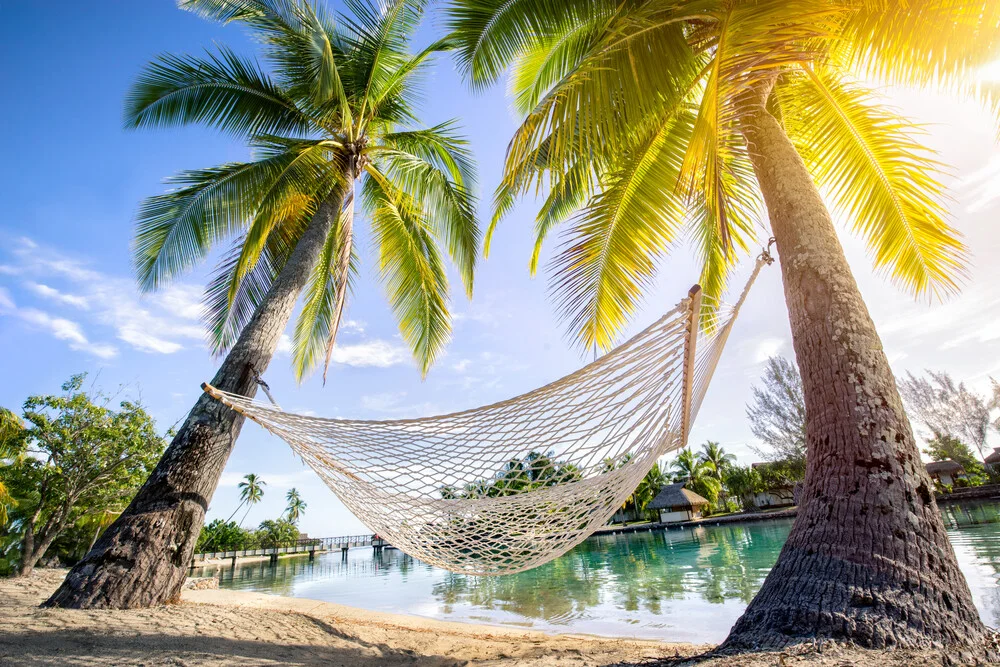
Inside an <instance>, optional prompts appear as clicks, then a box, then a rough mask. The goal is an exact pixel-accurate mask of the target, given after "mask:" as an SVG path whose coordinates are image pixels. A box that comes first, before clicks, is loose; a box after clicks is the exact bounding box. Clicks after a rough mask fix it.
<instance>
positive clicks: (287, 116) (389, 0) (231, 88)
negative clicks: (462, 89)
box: [125, 0, 480, 380]
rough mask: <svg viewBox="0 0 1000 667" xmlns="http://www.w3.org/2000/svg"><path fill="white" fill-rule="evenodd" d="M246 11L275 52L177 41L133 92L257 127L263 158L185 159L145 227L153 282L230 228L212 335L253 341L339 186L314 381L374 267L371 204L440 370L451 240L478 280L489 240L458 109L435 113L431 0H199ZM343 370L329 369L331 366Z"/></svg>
mask: <svg viewBox="0 0 1000 667" xmlns="http://www.w3.org/2000/svg"><path fill="white" fill-rule="evenodd" d="M179 4H180V6H181V7H182V8H184V9H187V10H190V11H193V12H195V13H197V14H199V15H201V16H204V17H206V18H209V19H212V20H216V21H221V22H223V23H229V22H239V23H241V24H243V25H244V26H246V27H247V28H249V30H250V31H251V32H252V34H253V36H254V37H256V38H257V40H258V41H259V42H260V43H261V44H262V50H263V56H264V59H265V62H266V64H267V65H268V68H267V69H264V68H262V66H261V65H260V64H258V63H257V62H256V61H254V60H250V59H247V58H244V57H242V56H240V55H237V54H236V53H234V52H233V51H231V50H230V49H227V48H225V47H221V46H220V47H216V48H215V49H214V51H212V52H209V53H207V54H205V55H201V56H192V55H164V56H161V57H160V58H159V59H157V60H156V61H154V62H153V63H151V64H150V65H148V66H147V68H146V69H145V71H144V72H143V73H142V75H141V76H140V77H139V78H138V80H137V82H136V83H135V85H134V87H133V88H132V90H131V91H130V93H129V95H128V99H127V103H126V112H125V118H126V125H127V126H128V127H133V128H140V127H167V126H175V125H184V124H202V125H208V126H210V127H213V128H216V129H219V130H222V131H224V132H226V133H229V134H231V135H234V136H236V137H238V138H240V139H242V140H245V141H246V142H247V143H248V144H249V145H250V147H251V148H252V151H253V155H252V159H251V160H249V161H246V162H231V163H226V164H222V165H219V166H217V167H211V168H208V169H198V170H192V171H185V172H182V173H180V174H179V175H177V176H175V177H173V178H172V179H171V181H170V182H171V184H172V185H174V186H175V189H173V190H171V191H170V192H167V193H165V194H162V195H157V196H154V197H150V198H149V199H147V200H146V201H145V202H144V203H143V204H142V206H141V208H140V211H139V215H138V223H137V229H136V234H135V243H134V263H135V269H136V272H137V275H138V279H139V282H140V286H141V288H142V289H143V290H154V289H157V288H159V287H161V286H162V285H164V284H165V283H167V282H168V281H170V280H171V279H172V278H174V277H175V276H177V275H178V274H179V273H181V272H183V271H185V270H187V269H189V268H190V267H192V266H193V265H194V264H196V263H197V262H199V261H201V260H203V259H204V258H205V257H206V256H207V255H208V254H209V252H210V251H211V250H212V249H214V248H216V247H218V246H219V245H220V244H222V243H228V244H229V245H228V249H226V250H225V252H224V254H223V257H222V259H221V261H220V263H219V265H218V267H217V268H216V270H215V273H214V275H213V277H212V278H211V281H210V283H209V285H208V288H207V291H206V296H205V311H206V319H207V323H208V325H209V328H210V332H211V336H210V338H211V344H212V346H213V348H214V351H215V352H216V353H219V354H222V353H224V352H225V351H226V350H227V349H228V348H229V347H230V346H232V344H233V343H234V342H235V340H236V338H237V337H238V335H239V333H240V331H241V330H242V328H243V327H244V326H245V325H246V324H247V323H248V322H249V321H250V319H251V318H252V316H253V314H254V312H255V310H256V309H257V306H258V305H259V304H260V303H261V302H262V301H263V299H264V297H265V295H266V294H267V292H268V290H269V288H270V286H271V285H272V283H273V281H274V280H275V278H276V276H277V275H278V274H279V273H280V272H281V270H282V268H283V267H284V265H285V263H286V261H287V260H288V258H289V256H290V255H291V253H292V251H293V249H294V248H295V246H296V243H297V241H298V239H299V237H300V236H301V234H303V232H304V230H305V229H306V227H307V225H308V223H309V221H310V219H312V218H313V216H314V215H316V213H317V211H318V210H319V209H320V207H321V206H322V204H323V203H324V202H325V201H329V202H332V203H333V205H336V206H337V207H338V210H339V219H338V220H336V221H335V223H334V224H333V226H332V230H331V232H330V233H329V235H328V238H327V239H326V242H325V245H324V247H323V251H322V255H321V257H320V261H319V262H318V265H317V266H316V268H315V269H314V270H313V271H312V274H311V276H310V278H309V281H308V284H307V286H306V287H305V290H304V295H305V296H304V304H303V307H302V309H301V312H300V314H299V316H298V320H297V322H296V325H295V332H294V351H293V364H294V368H295V371H296V374H297V377H298V378H299V379H300V380H301V379H302V378H303V377H304V376H305V375H306V374H307V373H308V372H309V371H310V370H312V369H314V368H315V367H316V366H317V365H318V363H319V360H320V359H321V358H322V357H323V356H324V353H325V360H326V365H327V366H328V365H329V362H330V358H331V352H332V349H333V344H334V341H335V338H336V335H337V330H338V327H339V324H340V321H341V317H342V314H343V310H344V305H345V302H346V300H347V297H348V293H349V291H350V286H351V280H352V276H354V275H355V274H356V272H357V266H358V261H359V260H358V252H357V247H356V246H357V244H356V234H355V233H354V217H355V215H354V212H355V208H356V206H357V204H356V197H355V189H356V186H358V188H359V193H358V194H359V196H358V199H359V208H360V209H361V210H363V211H364V213H365V214H366V215H367V218H368V219H369V221H370V224H371V237H372V241H373V244H374V246H375V248H376V253H377V257H378V269H379V277H380V279H381V281H382V283H383V284H384V286H385V288H386V292H387V296H388V300H389V303H390V305H391V307H392V310H393V312H394V314H395V316H396V319H397V320H398V323H399V327H400V330H401V332H402V335H403V338H404V339H405V340H406V341H407V343H408V344H409V345H410V347H411V348H412V350H413V354H414V356H415V358H416V360H417V362H418V364H419V366H420V367H421V370H422V371H423V372H424V373H426V372H427V369H428V368H429V366H430V364H431V363H432V362H433V360H434V358H435V357H436V356H437V355H438V354H439V353H440V351H441V349H442V347H443V345H444V344H445V343H446V341H447V340H448V337H449V334H450V329H451V319H450V315H449V312H448V294H449V291H448V280H447V276H446V270H445V262H444V260H443V252H442V250H441V249H440V248H439V244H441V245H443V246H444V247H445V248H446V250H447V254H449V255H450V257H451V259H452V261H453V262H454V264H455V266H456V267H457V269H458V272H459V274H460V276H461V279H462V281H463V283H464V286H465V290H466V292H467V293H468V294H469V295H470V296H471V293H472V278H473V271H474V268H475V263H476V255H477V251H478V245H479V242H480V232H479V230H478V228H477V224H476V220H475V215H474V211H475V200H474V196H473V195H472V193H471V188H473V186H474V179H475V173H474V168H473V165H472V162H471V159H470V155H469V152H468V149H467V144H466V142H465V141H464V140H463V139H462V138H461V137H460V136H459V135H458V134H457V133H456V126H455V124H454V123H453V122H446V123H443V124H440V125H437V126H434V127H430V128H419V127H418V126H417V117H416V109H415V103H416V102H417V99H418V94H419V87H418V83H419V75H420V72H421V70H422V68H423V66H424V65H425V64H426V63H427V62H428V59H429V57H430V56H431V55H432V54H434V53H435V52H438V51H441V50H444V49H446V48H447V44H446V43H445V42H440V41H439V42H436V43H434V44H432V45H430V46H428V47H427V48H425V49H424V50H422V51H420V52H418V53H415V54H411V53H410V43H411V38H412V36H413V33H414V31H415V30H416V27H417V25H418V23H419V21H420V19H421V16H422V13H423V2H421V1H419V0H416V1H406V0H381V1H380V2H378V3H375V2H373V1H369V0H347V2H346V3H345V5H346V8H347V12H345V13H344V14H341V15H336V16H334V15H331V14H327V13H324V12H323V11H322V10H321V9H320V8H319V7H316V6H314V5H312V4H310V3H307V2H304V1H303V0H181V2H180V3H179ZM324 378H325V372H324Z"/></svg>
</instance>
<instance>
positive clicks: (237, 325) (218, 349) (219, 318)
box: [203, 217, 308, 355]
mask: <svg viewBox="0 0 1000 667" xmlns="http://www.w3.org/2000/svg"><path fill="white" fill-rule="evenodd" d="M307 222H308V220H307V219H305V218H304V217H302V218H298V219H295V218H293V219H291V220H288V221H285V222H284V223H282V224H280V225H278V226H277V227H276V228H275V229H273V230H272V231H271V233H270V234H269V235H268V237H267V244H266V246H265V247H264V249H263V251H262V252H261V253H260V255H259V257H258V258H257V262H256V263H255V264H254V265H253V267H252V268H251V269H250V270H249V271H244V272H241V271H240V270H239V267H240V259H241V257H242V256H243V246H244V242H245V238H244V237H243V236H241V237H239V238H238V239H236V241H235V243H233V245H232V247H231V248H230V249H229V250H228V251H227V252H226V254H225V255H223V257H222V259H221V260H220V262H219V264H218V266H217V267H216V268H215V271H214V272H213V274H212V277H211V278H210V279H209V283H208V286H207V287H206V289H205V298H204V301H203V303H204V320H205V323H206V325H207V326H208V332H209V343H210V346H211V349H212V353H213V354H216V355H221V354H225V353H226V352H227V351H228V350H229V348H230V347H232V345H233V343H235V342H236V339H237V338H238V337H239V335H240V332H241V331H242V330H243V328H244V327H245V326H246V325H247V324H249V323H250V319H251V318H252V317H253V314H254V313H255V312H256V311H257V307H258V306H260V304H261V303H262V302H263V300H264V297H265V296H267V292H268V290H270V289H271V285H272V284H273V283H274V279H275V278H276V277H277V276H278V273H279V272H280V271H281V269H283V268H284V266H285V262H286V261H288V257H289V255H291V254H292V250H293V249H294V248H295V242H296V240H297V239H298V237H299V235H300V234H301V233H302V231H303V230H304V229H305V226H306V223H307Z"/></svg>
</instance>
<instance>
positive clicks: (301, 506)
mask: <svg viewBox="0 0 1000 667" xmlns="http://www.w3.org/2000/svg"><path fill="white" fill-rule="evenodd" d="M285 499H286V500H287V501H288V507H286V508H285V516H287V517H288V520H289V521H291V522H292V523H298V522H299V517H301V516H302V513H303V512H305V511H306V501H304V500H302V496H300V495H299V490H298V489H296V488H295V487H294V486H293V487H292V488H291V489H289V490H288V493H287V494H285Z"/></svg>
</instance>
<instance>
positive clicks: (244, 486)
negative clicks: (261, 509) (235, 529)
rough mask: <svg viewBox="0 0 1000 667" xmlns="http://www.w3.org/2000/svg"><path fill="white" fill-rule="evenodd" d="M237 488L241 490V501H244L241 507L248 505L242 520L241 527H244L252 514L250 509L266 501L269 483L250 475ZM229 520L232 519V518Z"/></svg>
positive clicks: (245, 476) (252, 474)
mask: <svg viewBox="0 0 1000 667" xmlns="http://www.w3.org/2000/svg"><path fill="white" fill-rule="evenodd" d="M237 486H238V487H239V489H240V500H241V501H242V502H241V503H240V506H243V505H246V507H247V511H246V512H244V513H243V518H242V519H240V524H239V525H240V526H242V525H243V522H244V521H246V518H247V514H250V509H251V508H252V507H253V506H254V505H256V504H257V503H259V502H260V501H261V500H263V499H264V487H265V486H267V482H265V481H264V480H262V479H261V478H260V477H258V476H257V475H255V474H254V473H250V474H248V475H244V476H243V481H242V482H240V483H239V484H238V485H237ZM237 509H239V508H237ZM233 514H235V512H233ZM229 518H230V519H232V517H229Z"/></svg>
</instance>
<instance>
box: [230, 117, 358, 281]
mask: <svg viewBox="0 0 1000 667" xmlns="http://www.w3.org/2000/svg"><path fill="white" fill-rule="evenodd" d="M253 145H254V152H255V157H256V158H258V160H265V161H266V160H280V161H281V162H282V168H281V170H280V171H279V172H277V173H276V174H275V176H274V178H273V179H272V181H271V183H270V184H269V185H268V187H267V189H266V190H264V191H262V192H261V193H260V194H259V195H258V198H257V201H256V203H257V208H256V211H255V212H254V219H253V221H252V222H251V223H250V227H249V229H248V230H247V233H246V235H245V237H244V243H243V252H242V254H241V256H240V261H239V264H238V266H237V272H236V277H237V279H239V278H240V277H241V276H242V275H243V274H244V273H246V272H247V271H249V270H251V268H252V267H253V266H254V265H255V264H256V262H257V258H258V257H259V256H260V253H261V251H262V249H263V247H264V245H265V244H266V243H267V238H268V236H269V235H270V233H271V230H272V229H274V227H275V226H276V225H278V224H280V223H282V222H284V221H286V220H288V219H290V218H303V217H309V216H311V215H312V214H313V213H314V212H315V211H316V210H317V209H318V207H319V204H318V202H320V201H322V200H323V199H324V198H325V197H326V196H327V194H329V193H330V192H332V191H333V190H334V188H336V187H344V186H345V183H344V182H343V181H344V170H345V168H346V161H345V159H344V156H343V154H342V152H341V151H340V150H338V149H339V148H340V146H339V144H338V143H337V142H333V141H328V140H311V139H285V138H281V137H271V136H268V137H261V138H258V139H257V140H256V141H255V142H254V144H253ZM230 298H232V294H231V295H230Z"/></svg>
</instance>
